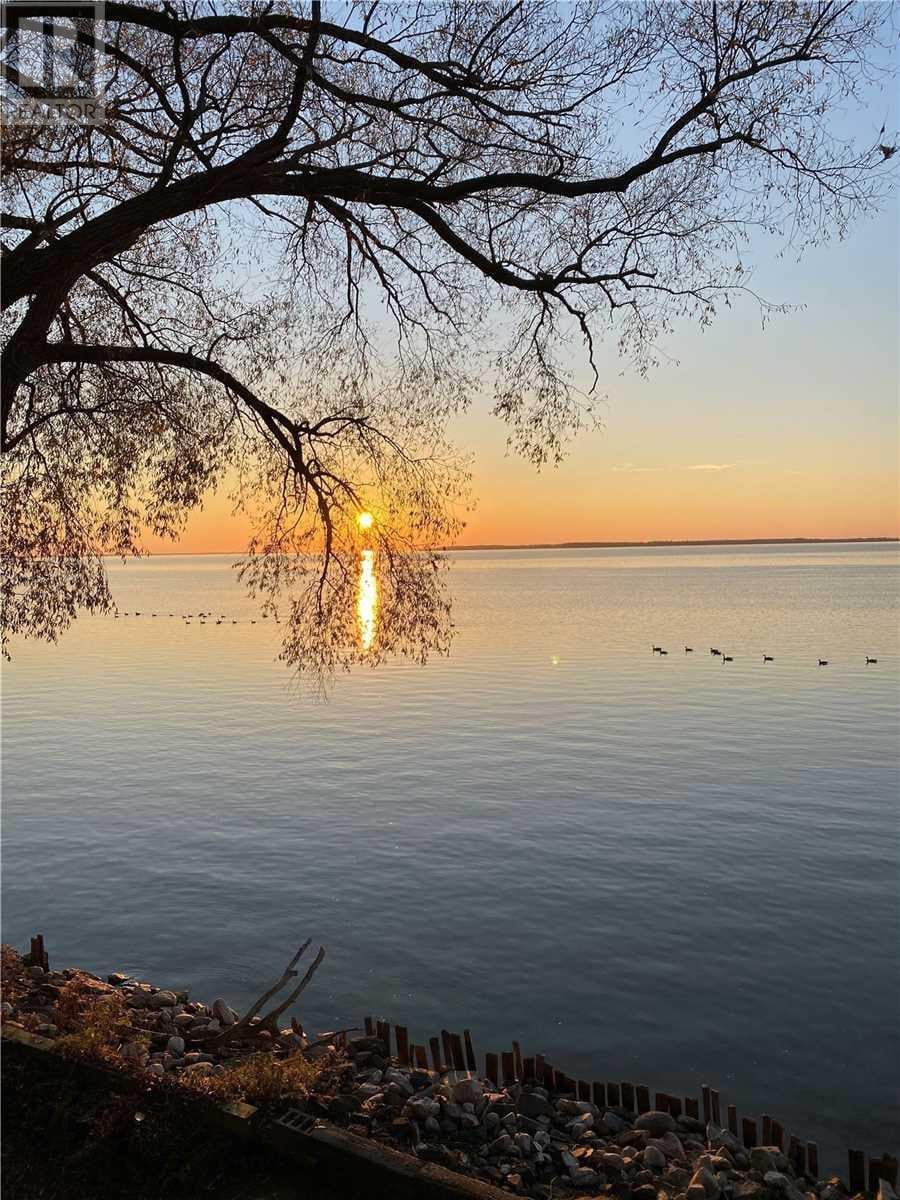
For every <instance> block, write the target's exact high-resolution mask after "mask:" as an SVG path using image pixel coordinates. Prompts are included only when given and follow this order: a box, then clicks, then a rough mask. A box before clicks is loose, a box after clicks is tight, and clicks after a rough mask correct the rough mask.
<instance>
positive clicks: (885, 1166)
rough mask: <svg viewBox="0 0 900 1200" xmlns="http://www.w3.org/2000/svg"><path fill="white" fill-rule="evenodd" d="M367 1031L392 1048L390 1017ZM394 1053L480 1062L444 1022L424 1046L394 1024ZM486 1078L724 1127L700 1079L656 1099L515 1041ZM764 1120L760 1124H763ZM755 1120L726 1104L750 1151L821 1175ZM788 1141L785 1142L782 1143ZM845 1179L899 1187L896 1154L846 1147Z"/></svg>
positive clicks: (802, 1153) (804, 1153) (420, 1060)
mask: <svg viewBox="0 0 900 1200" xmlns="http://www.w3.org/2000/svg"><path fill="white" fill-rule="evenodd" d="M365 1028H366V1033H367V1034H368V1035H369V1036H374V1037H377V1038H378V1039H379V1041H381V1042H383V1043H384V1046H385V1048H386V1050H387V1053H388V1055H389V1056H390V1055H391V1053H392V1051H391V1025H390V1023H389V1022H387V1021H381V1020H374V1019H373V1018H372V1017H366V1019H365ZM393 1031H394V1036H395V1044H396V1057H397V1059H398V1060H399V1061H400V1062H401V1063H402V1064H403V1065H404V1066H410V1067H418V1068H420V1069H421V1070H423V1071H427V1070H428V1069H429V1062H428V1054H429V1050H430V1052H431V1066H432V1068H433V1069H434V1070H435V1071H439V1072H440V1071H448V1070H454V1071H472V1072H475V1073H477V1071H478V1062H477V1059H476V1057H475V1049H474V1047H473V1045H472V1035H471V1033H470V1031H469V1030H468V1029H464V1030H463V1032H462V1035H460V1034H458V1033H451V1032H450V1031H449V1030H447V1029H442V1030H441V1034H440V1037H433V1038H429V1039H428V1046H427V1047H426V1046H425V1045H424V1044H422V1045H419V1044H416V1043H413V1042H411V1041H410V1040H409V1031H408V1030H407V1028H406V1027H405V1026H404V1025H395V1026H394V1027H393ZM484 1077H485V1078H486V1079H489V1080H490V1082H491V1083H493V1084H494V1085H495V1086H498V1087H499V1086H500V1085H501V1084H502V1085H504V1086H505V1085H506V1084H511V1083H535V1084H538V1085H541V1086H543V1087H545V1088H548V1089H549V1090H550V1091H552V1092H557V1093H559V1092H562V1093H569V1094H571V1095H573V1096H575V1097H577V1099H579V1100H588V1101H590V1102H591V1103H592V1104H595V1105H596V1106H597V1107H598V1108H606V1107H609V1108H620V1107H621V1108H623V1109H625V1111H627V1112H634V1113H638V1114H640V1113H645V1112H649V1111H650V1110H651V1108H655V1109H656V1110H657V1111H659V1112H666V1113H670V1114H671V1115H672V1116H673V1117H676V1118H677V1117H680V1116H682V1114H683V1115H684V1116H686V1117H693V1118H695V1120H700V1119H701V1111H702V1114H703V1115H702V1120H703V1122H704V1123H705V1124H708V1123H709V1122H710V1121H712V1123H713V1124H714V1125H718V1126H720V1127H721V1126H723V1122H722V1102H721V1100H720V1097H719V1093H718V1091H717V1090H716V1089H715V1088H711V1087H709V1086H708V1085H707V1084H705V1083H704V1084H703V1086H702V1087H701V1089H700V1097H699V1098H698V1097H697V1096H685V1097H684V1099H682V1098H681V1097H680V1096H672V1095H669V1093H668V1092H657V1093H656V1095H655V1098H654V1099H653V1102H652V1103H651V1093H650V1089H649V1088H648V1087H645V1086H644V1085H643V1084H634V1083H628V1082H615V1083H614V1082H611V1081H608V1080H607V1081H605V1082H604V1081H601V1080H596V1079H595V1080H591V1081H588V1080H585V1079H573V1078H572V1077H571V1076H570V1075H567V1074H566V1073H565V1071H561V1070H559V1068H558V1067H554V1066H552V1065H551V1064H550V1063H548V1062H547V1061H546V1059H545V1058H544V1056H543V1054H535V1055H529V1056H526V1057H523V1055H522V1051H521V1048H520V1046H519V1043H518V1042H513V1044H512V1049H511V1050H504V1051H503V1052H502V1053H501V1054H485V1056H484ZM760 1124H761V1128H760ZM760 1124H757V1122H756V1120H754V1119H753V1118H752V1117H743V1118H742V1119H741V1121H740V1124H738V1112H737V1108H736V1106H735V1105H734V1104H729V1105H727V1106H726V1108H725V1123H724V1127H727V1129H728V1131H729V1133H731V1134H733V1135H734V1137H736V1138H740V1140H741V1142H742V1143H743V1145H744V1146H745V1147H746V1148H747V1149H748V1150H749V1149H752V1147H754V1146H777V1147H778V1149H779V1150H781V1151H783V1152H784V1153H786V1154H787V1158H788V1161H789V1162H790V1164H791V1166H792V1167H793V1168H794V1170H795V1171H796V1172H797V1174H798V1175H802V1174H806V1175H809V1176H810V1177H811V1178H814V1179H818V1178H819V1149H818V1146H817V1145H816V1143H815V1142H802V1141H801V1140H800V1138H799V1137H796V1136H795V1135H793V1134H792V1135H791V1136H790V1137H788V1138H786V1135H785V1131H784V1126H783V1125H782V1124H781V1122H780V1121H776V1120H775V1118H774V1117H770V1116H766V1115H765V1114H764V1115H763V1117H762V1120H761V1123H760ZM785 1143H786V1145H787V1148H786V1149H785ZM847 1154H848V1170H849V1177H848V1182H849V1185H850V1191H851V1193H853V1194H856V1193H857V1192H863V1191H866V1190H868V1191H869V1192H872V1193H875V1192H877V1191H878V1183H879V1180H881V1179H884V1180H886V1181H887V1182H888V1183H889V1184H890V1185H891V1187H892V1188H896V1186H897V1159H896V1157H894V1156H893V1155H891V1154H883V1155H882V1156H881V1158H870V1159H869V1160H868V1162H866V1156H865V1154H864V1153H863V1151H862V1150H849V1151H848V1152H847Z"/></svg>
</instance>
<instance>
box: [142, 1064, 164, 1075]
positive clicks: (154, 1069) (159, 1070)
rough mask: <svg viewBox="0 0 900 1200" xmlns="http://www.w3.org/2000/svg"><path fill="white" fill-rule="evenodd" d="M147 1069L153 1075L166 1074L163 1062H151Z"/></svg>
mask: <svg viewBox="0 0 900 1200" xmlns="http://www.w3.org/2000/svg"><path fill="white" fill-rule="evenodd" d="M147 1070H148V1071H149V1073H150V1074H151V1075H165V1073H166V1068H165V1067H164V1066H163V1065H162V1063H161V1062H154V1063H151V1064H150V1066H149V1067H148V1068H147Z"/></svg>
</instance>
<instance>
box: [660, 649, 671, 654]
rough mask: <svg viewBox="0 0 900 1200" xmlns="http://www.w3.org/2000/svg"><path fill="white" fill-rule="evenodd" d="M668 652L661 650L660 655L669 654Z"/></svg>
mask: <svg viewBox="0 0 900 1200" xmlns="http://www.w3.org/2000/svg"><path fill="white" fill-rule="evenodd" d="M668 653H669V652H668V650H660V654H668Z"/></svg>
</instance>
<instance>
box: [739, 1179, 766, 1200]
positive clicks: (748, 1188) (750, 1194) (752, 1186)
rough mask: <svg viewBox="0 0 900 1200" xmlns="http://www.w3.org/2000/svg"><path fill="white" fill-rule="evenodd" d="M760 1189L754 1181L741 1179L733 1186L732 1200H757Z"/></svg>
mask: <svg viewBox="0 0 900 1200" xmlns="http://www.w3.org/2000/svg"><path fill="white" fill-rule="evenodd" d="M761 1195H762V1187H761V1186H760V1185H759V1184H758V1183H757V1182H756V1180H755V1179H741V1180H738V1182H737V1183H735V1185H734V1200H759V1197H760V1196H761Z"/></svg>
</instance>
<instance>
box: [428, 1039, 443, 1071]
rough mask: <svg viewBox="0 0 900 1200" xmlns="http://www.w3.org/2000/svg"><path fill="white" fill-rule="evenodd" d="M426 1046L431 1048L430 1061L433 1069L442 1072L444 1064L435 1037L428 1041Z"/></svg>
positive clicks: (439, 1045) (438, 1043) (439, 1044)
mask: <svg viewBox="0 0 900 1200" xmlns="http://www.w3.org/2000/svg"><path fill="white" fill-rule="evenodd" d="M428 1045H429V1046H430V1047H431V1061H432V1062H433V1063H434V1069H435V1070H436V1071H442V1070H443V1069H444V1064H443V1061H442V1059H441V1043H440V1042H439V1041H438V1040H437V1038H436V1037H433V1038H429V1039H428Z"/></svg>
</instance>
